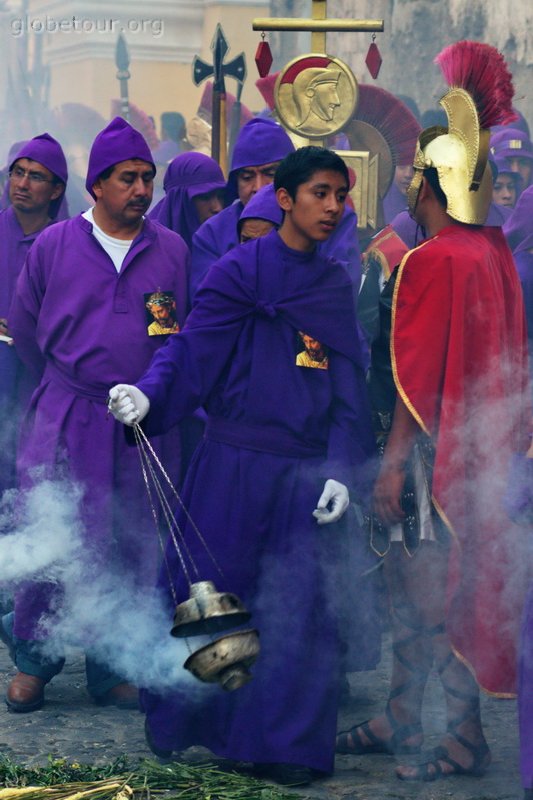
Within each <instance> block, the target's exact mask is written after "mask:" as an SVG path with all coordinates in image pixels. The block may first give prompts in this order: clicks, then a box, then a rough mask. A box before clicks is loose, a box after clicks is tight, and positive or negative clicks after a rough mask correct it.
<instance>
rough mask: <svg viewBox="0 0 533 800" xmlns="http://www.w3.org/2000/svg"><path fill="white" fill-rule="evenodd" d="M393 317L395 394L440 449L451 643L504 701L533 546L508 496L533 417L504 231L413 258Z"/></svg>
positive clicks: (445, 234) (399, 285)
mask: <svg viewBox="0 0 533 800" xmlns="http://www.w3.org/2000/svg"><path fill="white" fill-rule="evenodd" d="M392 314H393V316H392V337H391V355H392V365H393V372H394V378H395V382H396V387H397V390H398V392H399V394H400V396H401V397H402V399H403V401H404V402H405V404H406V405H407V407H408V408H409V410H410V411H411V413H412V414H413V416H414V417H415V419H416V420H417V422H418V423H419V425H420V426H421V427H422V429H423V430H424V431H425V432H426V433H428V434H429V435H430V436H431V437H432V440H433V442H434V444H435V450H436V456H435V467H434V474H433V500H434V503H435V506H436V508H437V510H438V512H439V514H440V516H441V517H442V519H443V520H444V522H445V523H446V525H447V527H448V528H449V530H450V532H451V534H452V541H453V545H452V548H451V551H450V563H449V580H448V598H447V626H448V631H449V634H450V637H451V640H452V645H453V647H454V649H455V651H456V653H457V655H458V656H459V657H460V658H461V659H462V660H463V661H464V662H465V663H466V664H467V665H468V666H469V667H470V668H471V670H472V671H473V673H474V674H475V676H476V678H477V680H478V682H479V684H480V686H482V687H483V688H484V689H486V690H487V691H489V692H491V693H494V694H498V695H506V694H509V693H511V692H513V691H514V689H515V674H516V642H517V637H518V626H519V619H520V611H521V608H522V604H523V599H524V594H525V586H526V583H527V575H526V574H525V573H526V570H527V565H526V561H527V547H526V542H525V535H526V534H525V531H522V530H521V529H520V528H518V527H517V526H515V525H513V524H512V523H511V522H510V521H509V519H508V518H507V517H506V515H505V513H504V511H503V508H502V495H503V491H504V489H505V484H506V480H507V471H508V462H509V458H510V455H511V453H512V452H520V451H524V450H526V449H527V437H526V435H527V431H528V428H529V420H530V416H529V402H528V394H529V393H528V383H527V338H526V326H525V317H524V309H523V302H522V294H521V289H520V283H519V280H518V275H517V272H516V268H515V266H514V263H513V259H512V255H511V251H510V250H509V248H508V246H507V244H506V242H505V239H504V237H503V235H502V233H501V230H500V229H499V228H478V227H473V226H465V225H451V226H449V227H447V228H445V229H444V230H442V231H440V233H439V234H438V235H437V236H435V237H433V238H432V239H429V240H428V241H426V242H424V243H423V244H421V245H420V246H419V247H417V248H416V249H415V250H412V251H410V252H409V253H408V254H407V255H406V256H405V258H404V259H403V261H402V263H401V264H400V267H399V272H398V277H397V281H396V286H395V292H394V298H393V311H392Z"/></svg>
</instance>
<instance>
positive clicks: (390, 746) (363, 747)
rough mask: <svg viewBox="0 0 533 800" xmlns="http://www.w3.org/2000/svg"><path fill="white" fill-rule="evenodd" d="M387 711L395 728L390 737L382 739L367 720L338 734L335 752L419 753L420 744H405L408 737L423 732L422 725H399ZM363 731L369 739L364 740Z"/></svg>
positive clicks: (367, 753) (357, 754) (366, 753)
mask: <svg viewBox="0 0 533 800" xmlns="http://www.w3.org/2000/svg"><path fill="white" fill-rule="evenodd" d="M386 713H387V716H388V719H389V722H390V724H391V728H392V730H393V734H392V736H391V737H390V738H389V739H381V738H380V737H379V736H376V734H375V733H374V732H373V731H372V730H371V728H370V725H369V722H370V721H371V720H366V721H365V722H362V723H361V724H360V725H355V726H354V727H353V728H351V729H350V730H349V731H343V732H341V733H339V735H338V736H337V744H336V747H335V752H336V753H337V754H338V755H350V756H367V755H372V754H374V753H387V754H388V755H394V754H395V753H397V754H400V755H417V754H418V753H420V750H421V745H420V744H405V740H406V739H410V738H411V737H412V736H417V735H420V734H422V726H421V725H420V724H419V723H413V724H411V725H399V724H398V723H397V722H396V720H395V719H394V718H393V717H392V714H391V713H390V711H389V709H388V708H387V709H386ZM361 733H362V734H364V736H365V737H366V738H367V739H368V742H365V741H363V737H362V736H361Z"/></svg>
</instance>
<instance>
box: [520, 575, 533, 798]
mask: <svg viewBox="0 0 533 800" xmlns="http://www.w3.org/2000/svg"><path fill="white" fill-rule="evenodd" d="M518 724H519V731H520V773H521V776H522V786H523V787H524V789H533V584H532V585H531V587H530V589H529V594H528V596H527V599H526V603H525V606H524V614H523V617H522V631H521V637H520V655H519V660H518Z"/></svg>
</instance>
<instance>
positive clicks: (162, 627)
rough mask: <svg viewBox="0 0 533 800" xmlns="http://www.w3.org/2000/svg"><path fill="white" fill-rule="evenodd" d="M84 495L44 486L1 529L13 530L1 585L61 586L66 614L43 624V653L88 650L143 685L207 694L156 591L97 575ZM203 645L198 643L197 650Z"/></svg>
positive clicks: (5, 545)
mask: <svg viewBox="0 0 533 800" xmlns="http://www.w3.org/2000/svg"><path fill="white" fill-rule="evenodd" d="M81 496H82V492H81V490H80V488H79V487H76V486H73V485H72V484H71V483H67V482H62V481H56V482H53V481H42V482H41V483H39V484H37V485H36V486H35V487H34V488H32V489H30V490H28V491H27V492H24V493H22V492H21V493H19V494H17V493H16V492H14V491H9V492H5V493H4V496H3V498H2V499H1V501H0V530H3V531H6V530H7V531H9V532H8V533H6V534H5V535H3V536H0V565H1V566H0V584H4V585H5V584H8V585H9V584H15V583H16V582H20V581H23V580H28V579H35V580H40V581H48V582H52V583H54V584H56V585H57V587H58V591H59V587H60V591H61V601H60V603H57V604H55V605H57V606H58V608H56V609H55V610H54V613H53V614H50V615H49V616H46V617H45V618H44V619H43V621H42V623H41V627H42V633H43V636H44V637H46V641H45V642H44V643H43V645H42V650H43V654H44V655H45V656H47V657H49V658H51V659H53V660H55V659H59V658H62V657H64V656H65V654H67V655H68V652H69V651H71V650H72V649H73V648H81V649H83V650H84V651H85V652H88V653H90V655H91V657H92V658H94V659H95V660H97V661H100V662H102V663H105V664H106V665H107V666H108V667H110V668H111V669H112V670H113V671H114V672H116V673H117V674H118V675H120V676H121V677H123V678H124V679H125V680H127V681H130V682H131V683H133V684H135V685H136V686H143V687H146V688H150V689H154V690H160V691H162V690H164V689H169V688H171V687H176V686H177V685H178V684H184V683H187V684H188V691H189V692H190V691H191V689H192V687H196V688H197V689H198V690H199V691H202V690H205V689H206V688H207V687H203V686H202V684H200V683H199V682H198V681H197V680H196V678H194V677H193V676H192V675H190V673H188V672H187V671H186V670H184V669H183V663H184V661H185V660H186V658H187V657H188V656H189V654H190V650H189V649H188V646H187V643H186V642H185V641H184V640H180V639H175V638H173V637H171V636H170V627H171V623H172V618H171V611H169V609H168V607H167V605H166V604H165V602H164V601H163V598H161V597H160V596H159V595H158V593H157V592H156V590H155V589H147V588H146V587H141V586H138V585H135V583H134V581H133V579H132V578H131V577H130V576H128V575H127V574H125V573H124V572H122V573H118V574H117V573H113V572H112V571H111V570H112V568H111V567H110V568H109V570H100V571H99V572H98V573H97V574H95V571H94V570H93V569H92V568H93V565H94V562H93V559H92V558H91V554H90V551H89V550H88V549H87V548H86V546H85V545H84V543H83V541H82V532H83V527H82V523H81V521H80V518H79V502H80V499H81ZM13 520H15V521H13ZM202 644H204V642H203V641H201V642H199V640H193V641H192V642H191V649H193V650H195V649H197V647H200V646H201V645H202Z"/></svg>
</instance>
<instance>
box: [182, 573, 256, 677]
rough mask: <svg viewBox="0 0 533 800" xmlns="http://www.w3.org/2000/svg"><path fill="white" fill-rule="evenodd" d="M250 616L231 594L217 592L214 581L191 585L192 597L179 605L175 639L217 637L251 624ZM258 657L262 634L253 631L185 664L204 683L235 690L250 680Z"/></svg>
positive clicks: (208, 649) (202, 650)
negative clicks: (260, 635) (216, 635)
mask: <svg viewBox="0 0 533 800" xmlns="http://www.w3.org/2000/svg"><path fill="white" fill-rule="evenodd" d="M250 617H251V614H250V613H249V612H248V611H247V610H246V608H245V607H244V605H243V603H242V602H241V600H240V599H239V598H238V597H237V595H235V594H231V593H230V592H217V590H216V588H215V585H214V583H212V581H199V582H197V583H193V584H191V587H190V597H189V599H188V600H185V602H183V603H180V604H179V605H178V606H176V612H175V615H174V625H173V627H172V630H171V634H172V636H177V637H183V638H185V637H188V636H201V635H206V634H207V635H208V636H212V635H214V634H217V633H220V632H222V631H226V630H228V629H230V628H234V627H236V626H238V625H242V624H244V623H245V622H248V620H249V619H250ZM258 654H259V634H258V632H257V631H256V630H254V629H249V630H240V631H236V632H233V633H228V634H226V635H225V636H222V637H220V638H218V639H216V640H215V641H213V642H210V643H209V644H208V645H205V646H204V647H202V648H200V649H199V650H197V651H196V652H195V653H192V655H190V656H189V658H188V659H187V661H186V662H185V664H184V665H183V666H184V667H185V669H188V670H189V671H190V672H192V674H193V675H194V676H195V677H196V678H198V679H199V680H201V681H204V682H205V683H219V684H220V685H221V686H222V687H223V688H224V689H226V691H233V690H234V689H239V688H240V687H241V686H244V685H245V684H246V683H248V681H250V680H251V678H252V676H251V674H250V669H249V668H250V667H251V666H252V664H253V663H254V662H255V660H256V658H257V656H258Z"/></svg>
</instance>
